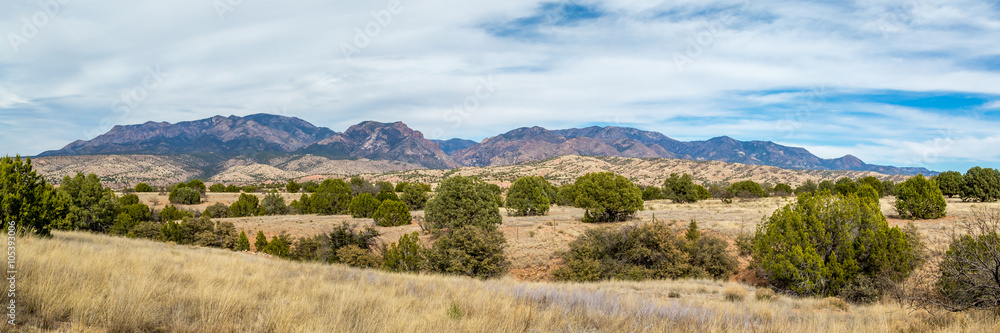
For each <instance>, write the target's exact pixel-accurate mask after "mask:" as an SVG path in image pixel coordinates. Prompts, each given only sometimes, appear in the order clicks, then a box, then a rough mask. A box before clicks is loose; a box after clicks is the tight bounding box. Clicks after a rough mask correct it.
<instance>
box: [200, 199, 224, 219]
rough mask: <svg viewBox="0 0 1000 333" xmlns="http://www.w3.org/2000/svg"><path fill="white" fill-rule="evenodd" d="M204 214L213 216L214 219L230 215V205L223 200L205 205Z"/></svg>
mask: <svg viewBox="0 0 1000 333" xmlns="http://www.w3.org/2000/svg"><path fill="white" fill-rule="evenodd" d="M202 214H204V215H208V216H211V217H212V218H213V219H218V218H225V217H229V206H226V204H224V203H221V202H216V203H214V204H212V205H211V206H208V207H205V212H204V213H202Z"/></svg>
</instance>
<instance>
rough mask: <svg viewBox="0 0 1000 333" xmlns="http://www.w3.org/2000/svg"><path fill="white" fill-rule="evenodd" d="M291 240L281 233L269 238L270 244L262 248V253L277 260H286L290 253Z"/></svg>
mask: <svg viewBox="0 0 1000 333" xmlns="http://www.w3.org/2000/svg"><path fill="white" fill-rule="evenodd" d="M291 246H292V240H291V237H290V236H288V235H287V234H285V233H284V232H282V233H281V234H279V235H277V236H274V237H273V238H271V241H270V242H267V245H266V246H264V250H263V251H261V252H264V253H266V254H270V255H272V256H276V257H278V258H288V256H289V255H290V254H291V251H292V248H291Z"/></svg>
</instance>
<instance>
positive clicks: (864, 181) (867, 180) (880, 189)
mask: <svg viewBox="0 0 1000 333" xmlns="http://www.w3.org/2000/svg"><path fill="white" fill-rule="evenodd" d="M857 183H858V188H859V189H860V187H861V186H864V185H868V186H870V187H871V188H872V189H874V190H875V192H877V193H878V196H879V198H881V197H884V196H886V195H888V194H886V193H885V183H883V182H882V181H881V180H879V179H878V178H875V177H872V176H867V177H861V178H859V179H858V182H857Z"/></svg>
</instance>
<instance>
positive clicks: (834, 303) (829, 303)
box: [816, 297, 850, 312]
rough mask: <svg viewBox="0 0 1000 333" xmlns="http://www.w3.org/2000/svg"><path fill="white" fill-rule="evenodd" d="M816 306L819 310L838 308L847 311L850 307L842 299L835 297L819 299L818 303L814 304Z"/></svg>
mask: <svg viewBox="0 0 1000 333" xmlns="http://www.w3.org/2000/svg"><path fill="white" fill-rule="evenodd" d="M816 308H817V309H820V310H827V309H828V310H840V311H844V312H847V311H848V310H849V309H850V306H849V305H847V302H845V301H844V300H842V299H839V298H836V297H827V298H824V299H821V300H820V301H819V303H817V304H816Z"/></svg>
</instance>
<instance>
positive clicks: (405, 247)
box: [382, 232, 427, 273]
mask: <svg viewBox="0 0 1000 333" xmlns="http://www.w3.org/2000/svg"><path fill="white" fill-rule="evenodd" d="M424 251H425V250H424V248H423V246H421V245H420V236H419V235H418V234H417V233H416V232H413V233H412V234H403V236H401V237H399V240H398V241H396V242H395V243H392V244H389V246H387V247H386V248H385V250H384V251H382V252H383V261H382V269H384V270H387V271H390V272H410V273H417V272H420V271H421V270H422V269H423V267H424V266H425V263H426V261H427V259H426V257H425V256H424Z"/></svg>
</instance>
